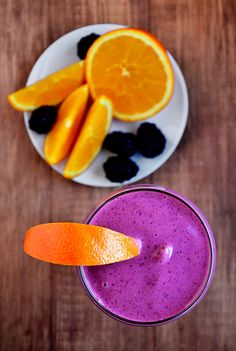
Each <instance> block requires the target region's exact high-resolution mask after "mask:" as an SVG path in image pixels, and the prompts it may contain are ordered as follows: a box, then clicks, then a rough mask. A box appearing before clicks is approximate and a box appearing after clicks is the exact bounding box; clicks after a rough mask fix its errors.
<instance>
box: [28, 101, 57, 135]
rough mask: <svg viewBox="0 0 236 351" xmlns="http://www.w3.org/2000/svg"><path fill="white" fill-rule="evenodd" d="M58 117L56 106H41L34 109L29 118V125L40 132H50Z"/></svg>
mask: <svg viewBox="0 0 236 351" xmlns="http://www.w3.org/2000/svg"><path fill="white" fill-rule="evenodd" d="M56 118H57V109H56V107H54V106H41V107H39V108H37V109H36V110H34V111H33V112H32V114H31V117H30V119H29V127H30V129H31V130H33V131H34V132H36V133H38V134H46V133H48V132H50V130H51V129H52V127H53V125H54V123H55V121H56Z"/></svg>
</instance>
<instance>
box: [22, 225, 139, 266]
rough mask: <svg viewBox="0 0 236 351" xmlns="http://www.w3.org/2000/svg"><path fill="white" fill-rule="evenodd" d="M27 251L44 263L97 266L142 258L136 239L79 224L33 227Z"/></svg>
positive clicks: (26, 237) (26, 238)
mask: <svg viewBox="0 0 236 351" xmlns="http://www.w3.org/2000/svg"><path fill="white" fill-rule="evenodd" d="M24 251H25V253H27V254H28V255H30V256H32V257H34V258H37V259H39V260H42V261H46V262H51V263H57V264H62V265H72V266H80V265H82V266H83V265H85V266H93V265H102V264H109V263H114V262H119V261H123V260H127V259H129V258H132V257H135V256H137V255H139V251H140V249H139V246H138V244H137V242H136V241H135V239H133V238H131V237H129V236H126V235H124V234H121V233H118V232H115V231H113V230H110V229H107V228H103V227H98V226H93V225H88V224H79V223H47V224H40V225H37V226H35V227H32V228H30V229H29V230H28V231H27V233H26V236H25V242H24Z"/></svg>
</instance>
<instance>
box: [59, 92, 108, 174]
mask: <svg viewBox="0 0 236 351" xmlns="http://www.w3.org/2000/svg"><path fill="white" fill-rule="evenodd" d="M112 113H113V106H112V102H111V100H110V99H108V98H107V97H106V96H100V97H99V98H98V99H97V100H96V101H95V102H94V103H93V105H92V106H91V108H90V109H89V112H88V115H87V117H86V119H85V122H84V124H83V126H82V129H81V132H80V134H79V136H78V139H77V141H76V143H75V146H74V147H73V149H72V152H71V154H70V157H69V160H68V162H67V164H66V168H65V170H64V176H65V177H66V178H74V177H76V176H78V175H79V174H81V173H82V172H84V171H85V170H86V169H87V167H88V166H89V165H90V164H91V163H92V161H93V160H94V159H95V157H96V156H97V154H98V153H99V151H100V149H101V147H102V143H103V140H104V138H105V136H106V134H107V133H108V131H109V128H110V125H111V121H112Z"/></svg>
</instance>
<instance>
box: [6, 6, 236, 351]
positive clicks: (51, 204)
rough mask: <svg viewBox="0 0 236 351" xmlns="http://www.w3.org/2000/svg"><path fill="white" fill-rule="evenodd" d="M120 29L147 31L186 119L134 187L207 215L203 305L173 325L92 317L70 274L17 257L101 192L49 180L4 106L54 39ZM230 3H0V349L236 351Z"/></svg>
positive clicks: (233, 25)
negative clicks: (210, 272) (152, 189)
mask: <svg viewBox="0 0 236 351" xmlns="http://www.w3.org/2000/svg"><path fill="white" fill-rule="evenodd" d="M106 22H108V23H122V24H126V25H130V26H134V27H140V28H143V29H146V30H149V31H151V32H152V33H153V34H155V35H157V36H158V37H159V38H160V39H161V40H162V41H163V42H164V44H165V45H166V47H167V48H168V50H169V51H170V52H171V53H172V54H173V55H174V57H175V58H176V60H177V62H178V63H179V65H180V67H181V69H182V70H183V73H184V76H185V78H186V82H187V86H188V89H189V98H190V115H189V123H188V126H187V130H186V133H185V135H184V138H183V140H182V141H181V144H180V146H179V147H178V149H177V151H176V152H175V154H174V155H173V156H172V157H171V159H170V160H169V161H168V162H167V163H166V164H165V165H164V166H163V167H162V168H161V169H160V170H158V171H157V172H155V173H154V174H153V175H152V176H150V177H148V178H146V179H144V180H143V181H142V182H146V183H157V184H161V185H164V186H168V187H170V188H174V189H176V190H178V191H179V192H182V193H183V194H185V195H186V196H187V197H189V198H191V199H192V200H193V201H194V202H195V203H196V204H197V205H198V206H199V207H200V208H201V209H202V210H203V212H204V213H205V214H206V216H207V217H208V219H209V222H210V223H211V225H212V228H213V230H214V232H215V237H216V241H217V248H218V260H217V268H216V273H215V277H214V280H213V283H212V286H211V288H210V290H209V292H208V293H207V295H206V297H205V298H204V300H203V301H202V303H201V304H200V305H199V306H198V307H197V308H196V309H195V311H193V312H192V313H190V314H189V315H187V316H186V317H184V318H182V319H180V320H179V321H177V322H174V323H171V324H168V325H164V326H161V327H155V328H154V327H153V328H137V327H131V326H126V325H123V324H120V323H118V322H116V321H113V320H112V319H111V318H109V317H107V316H105V315H104V314H103V313H101V312H100V311H99V310H98V309H97V308H96V307H95V306H93V304H92V303H91V301H90V300H89V299H88V297H87V296H86V295H85V293H84V292H83V290H82V288H81V286H80V284H79V282H78V281H77V278H76V276H75V272H74V270H73V269H71V268H64V267H59V266H53V265H49V264H47V263H40V262H38V261H36V260H33V259H31V258H29V257H27V256H26V255H24V254H23V239H24V232H25V230H26V229H27V228H29V227H30V226H32V225H35V224H37V223H42V222H47V221H65V220H66V221H81V220H82V219H83V218H84V217H85V215H86V214H87V212H88V210H90V209H91V208H92V207H93V206H94V204H95V203H96V202H97V201H98V200H100V199H101V198H102V197H103V196H104V195H106V194H108V193H109V191H110V190H109V189H96V188H91V187H86V186H80V185H78V184H74V183H73V182H70V181H67V180H65V179H63V178H62V177H61V176H59V175H58V174H56V173H55V172H53V171H52V170H51V169H50V168H49V167H48V166H47V165H46V164H45V163H44V162H43V161H42V159H41V158H40V157H39V156H38V154H37V153H36V152H35V150H34V148H33V146H32V145H31V143H30V141H29V138H28V136H27V134H26V131H25V128H24V123H23V118H22V114H21V113H19V112H16V111H14V110H13V109H12V108H11V107H10V106H9V104H8V103H7V100H6V96H7V94H8V93H10V92H12V91H14V90H16V89H18V88H20V87H22V86H23V85H24V84H25V81H26V78H27V76H28V74H29V72H30V70H31V67H32V66H33V64H34V62H35V60H36V59H37V58H38V56H39V55H40V54H41V53H42V51H43V50H44V49H45V48H47V46H48V45H49V44H51V43H52V42H53V41H54V40H55V39H57V38H58V37H60V36H61V35H63V34H64V33H66V32H68V31H70V30H72V29H74V28H78V27H80V26H83V25H87V24H92V23H106ZM235 92H236V2H235V0H149V1H144V0H140V1H139V0H120V1H117V0H97V1H96V0H60V1H56V0H55V1H52V0H51V1H50V0H42V1H30V0H1V1H0V118H1V124H0V143H1V146H0V169H1V171H0V172H1V173H0V174H1V182H0V223H1V230H0V350H1V351H6V350H9V351H18V350H20V351H21V350H33V351H36V350H37V351H38V350H40V351H47V350H53V351H62V350H63V351H69V350H70V351H75V350H76V351H77V350H81V351H92V350H96V351H103V350H104V351H106V350H108V351H110V350H114V351H116V350H117V351H133V350H135V351H143V350H147V351H154V350H155V351H156V350H165V351H172V350H175V351H179V350H190V351H195V350H200V351H221V350H222V351H229V350H236V301H235V296H236V210H235V208H236V167H235V156H236V143H235V137H236V119H235V111H236V94H235Z"/></svg>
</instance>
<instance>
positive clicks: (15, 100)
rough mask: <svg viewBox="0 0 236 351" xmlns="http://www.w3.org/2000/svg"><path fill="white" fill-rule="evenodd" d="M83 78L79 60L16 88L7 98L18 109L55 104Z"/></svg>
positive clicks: (31, 109) (23, 109)
mask: <svg viewBox="0 0 236 351" xmlns="http://www.w3.org/2000/svg"><path fill="white" fill-rule="evenodd" d="M84 80H85V72H84V61H79V62H76V63H74V64H72V65H70V66H67V67H65V68H63V69H61V70H60V71H57V72H55V73H52V74H50V75H49V76H47V77H45V78H44V79H41V80H39V81H38V82H36V83H34V84H32V85H29V86H27V87H26V88H23V89H20V90H17V91H16V92H14V93H12V94H10V95H8V100H9V102H10V104H11V106H12V107H14V108H15V109H16V110H19V111H33V110H35V109H36V108H38V107H40V106H43V105H57V104H59V103H60V102H61V101H62V100H63V99H64V98H65V97H66V96H67V95H69V94H70V93H71V92H72V91H73V90H75V89H76V88H78V87H79V86H80V85H81V84H82V83H83V82H84Z"/></svg>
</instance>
